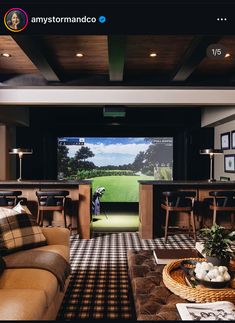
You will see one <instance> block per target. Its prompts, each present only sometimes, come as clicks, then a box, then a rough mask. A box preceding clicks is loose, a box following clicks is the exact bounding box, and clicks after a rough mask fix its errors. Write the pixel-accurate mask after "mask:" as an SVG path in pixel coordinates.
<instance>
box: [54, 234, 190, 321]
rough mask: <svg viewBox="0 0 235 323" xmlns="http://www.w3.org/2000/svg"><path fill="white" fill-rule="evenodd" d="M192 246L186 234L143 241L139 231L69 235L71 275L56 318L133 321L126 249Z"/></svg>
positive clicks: (185, 247)
mask: <svg viewBox="0 0 235 323" xmlns="http://www.w3.org/2000/svg"><path fill="white" fill-rule="evenodd" d="M156 247H158V248H184V249H187V248H193V247H194V241H193V239H192V238H190V237H189V236H188V235H174V236H169V238H168V243H167V244H165V243H164V238H158V239H154V240H142V239H140V238H139V236H138V233H135V232H131V233H127V232H121V233H95V234H94V237H93V238H92V239H90V240H81V239H79V238H78V236H72V237H71V258H70V260H71V266H72V275H71V280H70V284H69V287H68V289H67V292H66V295H65V298H64V301H63V304H62V306H61V308H60V311H59V314H58V317H57V319H58V320H72V319H116V320H117V319H120V320H125V319H126V320H133V319H134V313H133V306H132V305H131V300H130V297H129V282H128V271H127V250H128V249H135V250H141V249H142V250H151V249H154V248H156Z"/></svg>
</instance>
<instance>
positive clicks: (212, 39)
mask: <svg viewBox="0 0 235 323" xmlns="http://www.w3.org/2000/svg"><path fill="white" fill-rule="evenodd" d="M220 39H221V37H220V36H195V37H194V38H193V40H192V42H191V43H190V45H189V47H188V49H187V50H186V52H185V54H184V56H183V58H182V60H181V62H180V63H179V65H178V66H177V68H176V69H175V71H174V73H173V74H172V78H171V80H172V81H181V82H183V81H186V80H187V79H188V78H189V76H190V75H191V74H192V73H193V72H194V71H195V70H196V68H197V67H198V65H199V64H200V63H201V61H202V60H203V59H204V58H205V57H206V50H207V47H208V46H209V45H211V44H214V43H217V42H218V41H219V40H220Z"/></svg>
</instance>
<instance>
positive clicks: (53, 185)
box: [0, 180, 92, 239]
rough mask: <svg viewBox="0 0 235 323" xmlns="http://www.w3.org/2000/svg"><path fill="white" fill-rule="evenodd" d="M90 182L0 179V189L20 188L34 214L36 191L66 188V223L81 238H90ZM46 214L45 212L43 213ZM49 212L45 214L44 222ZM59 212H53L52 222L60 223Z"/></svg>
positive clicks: (60, 216)
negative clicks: (67, 194)
mask: <svg viewBox="0 0 235 323" xmlns="http://www.w3.org/2000/svg"><path fill="white" fill-rule="evenodd" d="M91 183H92V181H89V180H83V181H64V180H22V181H0V190H20V191H22V197H26V198H27V206H28V208H29V209H30V211H31V212H32V214H34V215H35V216H36V214H37V197H36V191H39V190H40V191H42V190H44V189H45V190H54V189H55V190H56V189H58V190H67V191H69V196H68V203H67V205H66V217H67V223H70V224H71V225H72V229H76V230H77V233H78V234H79V237H80V238H81V239H90V236H91V232H90V223H91ZM45 215H46V214H45ZM49 219H50V218H49V214H48V215H47V217H46V216H45V223H46V221H48V220H49ZM62 220H63V219H62V215H61V213H60V212H56V211H55V212H54V214H53V218H52V222H53V224H55V225H58V224H62V223H63V221H62Z"/></svg>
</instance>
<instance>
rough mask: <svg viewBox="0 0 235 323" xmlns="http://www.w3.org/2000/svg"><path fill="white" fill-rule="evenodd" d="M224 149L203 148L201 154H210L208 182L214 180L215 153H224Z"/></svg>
mask: <svg viewBox="0 0 235 323" xmlns="http://www.w3.org/2000/svg"><path fill="white" fill-rule="evenodd" d="M223 152H224V151H223V150H222V149H201V150H200V154H201V155H210V179H208V182H214V181H215V179H214V155H221V154H223Z"/></svg>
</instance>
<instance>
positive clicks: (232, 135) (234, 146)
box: [231, 130, 235, 149]
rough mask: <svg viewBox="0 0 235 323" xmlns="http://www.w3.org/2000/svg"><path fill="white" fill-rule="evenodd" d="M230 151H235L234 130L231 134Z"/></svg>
mask: <svg viewBox="0 0 235 323" xmlns="http://www.w3.org/2000/svg"><path fill="white" fill-rule="evenodd" d="M231 149H235V130H233V131H232V132H231Z"/></svg>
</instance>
